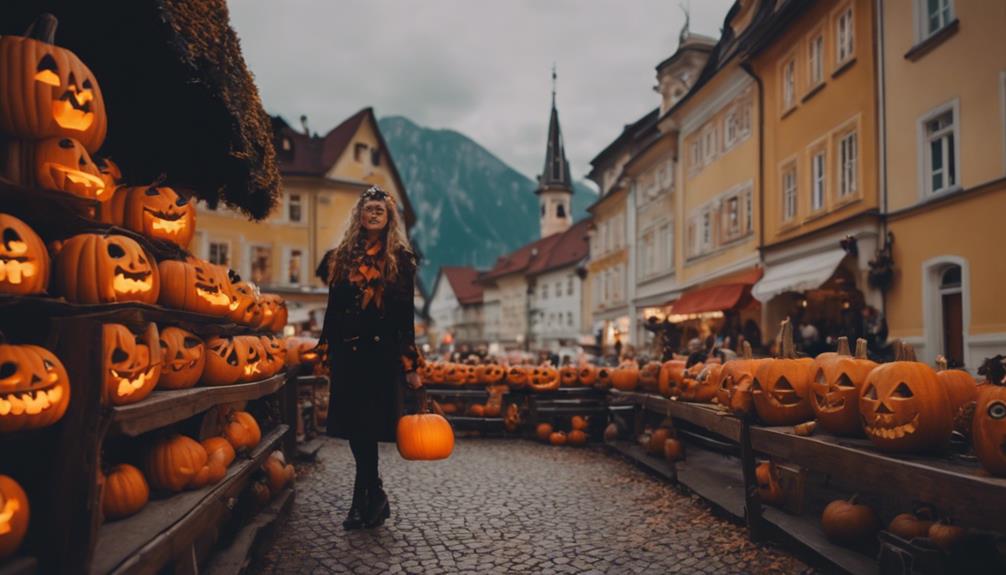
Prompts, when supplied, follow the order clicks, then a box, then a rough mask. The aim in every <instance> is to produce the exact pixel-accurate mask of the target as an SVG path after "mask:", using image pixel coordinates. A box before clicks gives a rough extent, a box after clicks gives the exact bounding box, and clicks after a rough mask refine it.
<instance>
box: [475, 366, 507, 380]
mask: <svg viewBox="0 0 1006 575" xmlns="http://www.w3.org/2000/svg"><path fill="white" fill-rule="evenodd" d="M481 367H482V371H481V378H482V383H484V384H486V385H494V384H497V383H502V382H503V378H505V377H506V370H505V369H503V366H501V365H500V364H498V363H487V364H485V365H483V366H481Z"/></svg>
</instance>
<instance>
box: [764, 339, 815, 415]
mask: <svg viewBox="0 0 1006 575" xmlns="http://www.w3.org/2000/svg"><path fill="white" fill-rule="evenodd" d="M780 342H781V346H780V347H781V356H780V358H779V359H775V360H771V361H767V362H764V363H761V364H760V365H758V367H757V369H756V370H755V375H754V379H753V380H752V382H751V395H752V398H753V399H754V407H755V411H757V412H758V417H759V418H760V419H761V420H762V421H764V422H765V423H766V424H767V425H795V424H797V423H801V422H804V421H807V420H809V419H812V418H813V417H814V409H813V408H812V407H811V397H810V396H811V389H810V386H811V384H812V383H813V381H814V376H815V375H816V373H815V364H814V360H813V359H810V358H797V356H796V349H795V347H794V345H793V325H792V324H791V323H790V321H789V319H786V320H784V321H783V322H782V328H781V334H780Z"/></svg>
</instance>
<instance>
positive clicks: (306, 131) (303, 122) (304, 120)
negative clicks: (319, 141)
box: [300, 114, 311, 136]
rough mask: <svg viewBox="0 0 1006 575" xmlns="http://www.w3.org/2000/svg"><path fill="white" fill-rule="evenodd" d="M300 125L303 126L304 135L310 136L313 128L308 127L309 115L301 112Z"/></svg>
mask: <svg viewBox="0 0 1006 575" xmlns="http://www.w3.org/2000/svg"><path fill="white" fill-rule="evenodd" d="M300 127H301V129H303V130H304V135H305V136H310V135H311V130H309V129H308V128H307V115H306V114H301V115H300Z"/></svg>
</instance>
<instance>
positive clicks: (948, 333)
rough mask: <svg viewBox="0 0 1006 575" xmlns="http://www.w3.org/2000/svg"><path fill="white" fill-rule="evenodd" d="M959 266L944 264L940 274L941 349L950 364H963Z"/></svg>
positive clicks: (961, 300)
mask: <svg viewBox="0 0 1006 575" xmlns="http://www.w3.org/2000/svg"><path fill="white" fill-rule="evenodd" d="M961 287H962V284H961V266H959V265H949V266H946V267H945V268H944V269H943V271H942V273H941V274H940V288H939V292H940V311H941V312H942V314H941V315H942V316H943V326H942V328H943V349H942V350H940V353H942V354H943V355H944V356H946V358H947V363H948V364H950V365H951V366H961V365H964V301H963V295H962V290H961Z"/></svg>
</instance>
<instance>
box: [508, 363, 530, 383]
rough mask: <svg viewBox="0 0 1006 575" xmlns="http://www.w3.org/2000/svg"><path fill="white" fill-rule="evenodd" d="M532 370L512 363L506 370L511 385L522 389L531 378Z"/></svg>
mask: <svg viewBox="0 0 1006 575" xmlns="http://www.w3.org/2000/svg"><path fill="white" fill-rule="evenodd" d="M530 375H531V372H530V370H528V369H526V368H525V367H524V366H522V365H512V366H510V368H509V369H508V370H507V372H506V381H507V383H509V384H510V387H512V388H514V389H520V388H522V387H525V386H526V385H527V383H528V380H529V379H530Z"/></svg>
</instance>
